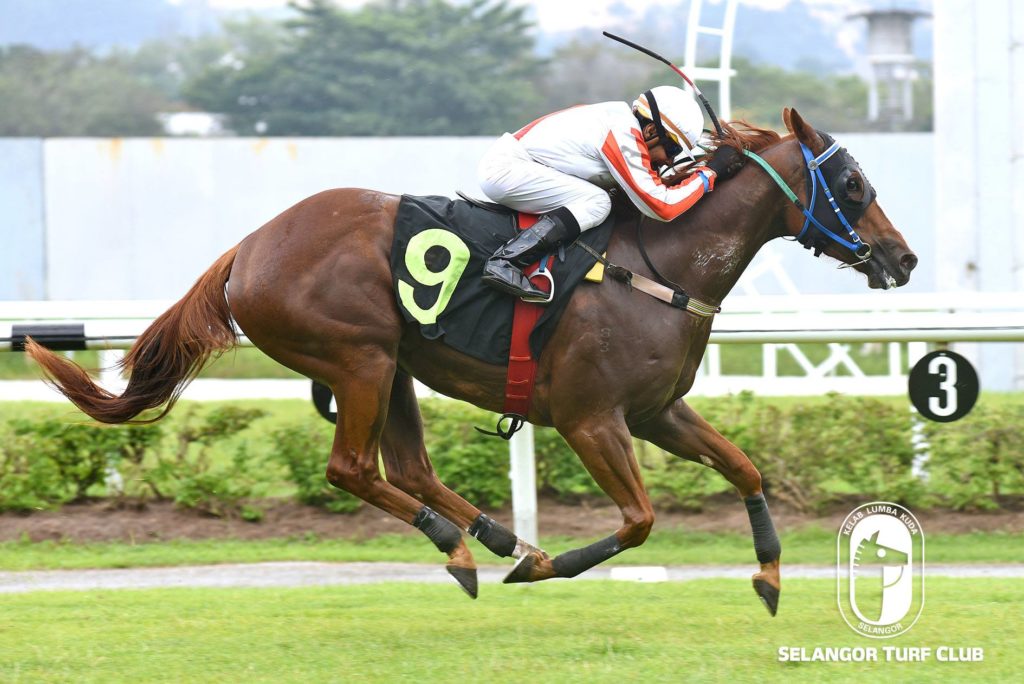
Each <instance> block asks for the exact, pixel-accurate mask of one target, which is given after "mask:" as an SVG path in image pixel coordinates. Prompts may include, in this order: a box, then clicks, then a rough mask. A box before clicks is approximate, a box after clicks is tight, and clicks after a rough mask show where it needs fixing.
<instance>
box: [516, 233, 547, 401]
mask: <svg viewBox="0 0 1024 684" xmlns="http://www.w3.org/2000/svg"><path fill="white" fill-rule="evenodd" d="M538 219H540V217H539V216H535V215H533V214H522V213H520V214H519V230H526V229H527V228H529V227H531V226H532V225H533V224H535V223H536V222H537V221H538ZM547 259H548V268H550V267H551V262H552V261H553V257H547ZM538 266H539V264H534V265H533V266H530V267H528V268H525V269H523V272H524V273H526V274H527V275H529V274H531V273H533V272H534V271H536V270H537V267H538ZM534 284H535V285H536V286H537V287H539V288H541V289H542V290H545V291H546V290H547V289H548V287H549V286H550V283H548V281H547V279H537V280H536V281H534ZM542 313H544V306H542V305H541V304H535V303H533V302H524V301H523V300H521V299H517V300H516V305H515V312H514V313H513V316H512V344H511V346H510V347H509V352H508V375H507V377H506V379H505V409H504V410H505V413H518V414H519V415H521V416H523V417H526V416H527V415H529V413H530V401H531V399H532V398H533V380H534V376H535V375H536V374H537V359H535V358H533V356H532V355H531V354H530V333H531V332H533V327H534V326H535V325H537V320H538V319H539V318H540V315H541V314H542Z"/></svg>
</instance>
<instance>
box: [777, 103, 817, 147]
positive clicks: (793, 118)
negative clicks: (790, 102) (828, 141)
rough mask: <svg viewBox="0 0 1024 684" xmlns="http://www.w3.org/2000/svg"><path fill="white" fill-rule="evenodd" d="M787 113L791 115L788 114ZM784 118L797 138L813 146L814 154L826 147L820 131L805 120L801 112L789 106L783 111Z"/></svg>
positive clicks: (787, 126) (808, 145)
mask: <svg viewBox="0 0 1024 684" xmlns="http://www.w3.org/2000/svg"><path fill="white" fill-rule="evenodd" d="M787 113H788V114H789V116H786V114H787ZM782 118H783V120H784V121H785V122H786V128H788V129H789V130H790V131H791V132H792V133H793V135H795V136H796V139H797V140H799V141H800V142H802V143H803V144H804V145H807V147H809V148H811V152H813V153H814V154H816V155H817V154H821V152H822V150H824V149H825V143H824V141H822V139H821V136H820V135H818V132H817V131H816V130H814V127H813V126H811V125H810V124H809V123H807V122H806V121H804V119H803V117H802V116H800V113H799V112H797V111H796V110H795V109H789V108H788V107H787V108H786V109H785V110H783V112H782Z"/></svg>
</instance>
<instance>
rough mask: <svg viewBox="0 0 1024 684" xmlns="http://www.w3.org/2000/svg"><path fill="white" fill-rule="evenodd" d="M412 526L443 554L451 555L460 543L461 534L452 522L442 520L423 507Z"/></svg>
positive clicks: (429, 509) (445, 519) (426, 507)
mask: <svg viewBox="0 0 1024 684" xmlns="http://www.w3.org/2000/svg"><path fill="white" fill-rule="evenodd" d="M412 526H413V527H415V528H417V529H418V530H420V531H422V532H423V534H425V535H427V538H428V539H430V541H432V542H434V545H435V546H436V547H437V548H438V549H439V550H441V551H442V552H444V553H451V552H452V551H454V550H455V547H457V546H458V545H459V542H460V541H462V533H461V532H459V528H458V527H456V526H455V524H454V523H453V522H451V521H450V520H448V519H447V518H443V517H441V516H440V515H438V514H437V513H436V512H434V511H433V510H431V508H430V507H429V506H424V507H423V508H421V509H420V512H419V513H417V514H416V517H415V518H414V519H413V521H412Z"/></svg>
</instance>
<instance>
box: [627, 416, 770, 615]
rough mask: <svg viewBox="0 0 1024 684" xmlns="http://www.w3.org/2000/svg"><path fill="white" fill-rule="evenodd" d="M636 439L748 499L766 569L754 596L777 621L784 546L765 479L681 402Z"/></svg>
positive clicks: (758, 578)
mask: <svg viewBox="0 0 1024 684" xmlns="http://www.w3.org/2000/svg"><path fill="white" fill-rule="evenodd" d="M633 434H634V435H636V436H637V437H639V438H640V439H645V440H647V441H649V442H651V443H653V444H655V445H656V446H658V447H661V448H662V449H665V450H666V451H668V452H670V453H672V454H675V455H676V456H680V457H682V458H685V459H688V460H690V461H694V462H697V463H703V464H704V465H707V466H710V467H712V468H714V469H715V470H717V471H718V472H720V473H721V474H722V475H723V476H724V477H725V478H726V479H727V480H729V482H731V483H732V484H733V486H735V487H736V489H737V491H738V492H739V493H740V495H741V496H742V497H743V502H744V504H745V505H746V507H747V514H748V516H749V518H750V527H751V532H752V533H753V537H754V552H755V554H756V555H757V561H758V563H760V565H761V570H760V571H759V572H757V573H755V574H754V576H753V578H752V580H753V584H754V591H755V592H757V596H758V598H760V599H761V601H762V603H764V605H765V607H766V608H767V609H768V612H769V613H771V615H772V616H773V617H774V616H775V614H776V612H778V609H779V594H780V592H781V590H782V580H781V574H780V567H779V561H780V558H781V556H782V546H781V544H780V543H779V537H778V535H777V534H776V533H775V525H774V523H773V522H772V518H771V515H770V514H769V513H768V504H767V502H766V501H765V498H764V493H763V492H762V491H761V474H760V473H759V472H758V471H757V468H755V467H754V464H753V463H751V462H750V459H749V458H748V457H747V455H746V454H745V453H743V451H742V450H741V449H740V448H739V447H737V446H736V445H735V444H733V443H732V442H730V441H729V440H727V439H726V438H725V437H723V436H722V435H721V433H719V432H718V430H716V429H715V428H714V427H712V426H711V424H710V423H708V422H707V421H706V420H704V418H703V417H702V416H701V415H700V414H698V413H697V412H696V411H694V410H693V409H692V408H690V406H689V405H688V404H687V403H686V402H684V401H683V400H682V399H679V400H678V401H676V403H675V404H673V405H672V406H669V407H668V408H666V409H665V410H664V411H663V412H662V413H661V414H660V415H658V416H656V417H655V418H653V419H652V420H649V421H647V422H646V423H643V424H641V425H638V426H634V427H633Z"/></svg>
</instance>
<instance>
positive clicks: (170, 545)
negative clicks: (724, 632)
mask: <svg viewBox="0 0 1024 684" xmlns="http://www.w3.org/2000/svg"><path fill="white" fill-rule="evenodd" d="M339 524H344V522H343V519H340V520H339ZM926 534H927V531H926ZM586 541H590V540H578V539H569V538H565V537H556V538H545V539H542V540H541V543H542V546H543V547H544V549H545V550H547V551H548V552H549V553H560V552H562V551H567V550H569V549H572V548H578V547H579V546H581V545H582V544H584V543H586ZM926 541H927V547H926V559H927V562H929V563H1024V534H1020V533H1019V534H1010V533H986V534H982V533H974V534H963V535H940V534H935V535H928V537H927V540H926ZM469 543H470V549H471V550H472V551H473V554H474V556H475V557H476V560H477V562H478V563H480V564H503V563H505V564H507V563H508V562H509V561H508V560H502V559H499V558H496V557H495V556H493V555H491V554H490V552H488V551H487V550H486V549H485V548H484V547H482V546H481V545H480V544H478V543H477V542H476V541H470V542H469ZM782 543H783V561H784V562H785V563H802V564H805V563H806V564H818V565H830V564H832V563H834V562H835V531H834V530H824V529H821V528H816V527H812V528H807V529H803V530H796V531H790V532H783V534H782ZM753 560H754V552H753V549H752V546H751V540H750V537H749V536H747V535H742V534H712V533H707V532H684V531H672V530H670V531H661V532H658V531H655V532H654V533H653V534H652V535H651V537H650V539H648V541H647V543H646V544H644V545H643V546H641V547H640V548H638V549H631V550H629V551H626V552H625V553H623V554H621V555H620V556H617V557H616V558H614V559H612V560H611V561H609V563H610V564H619V565H687V564H753ZM263 561H330V562H356V561H390V562H404V563H441V562H442V561H443V556H441V554H439V553H438V552H437V551H436V550H435V549H434V547H433V546H432V545H431V544H430V542H429V541H427V540H426V539H425V538H424V537H423V536H422V535H420V534H418V533H411V534H409V535H382V536H379V537H375V538H373V539H367V540H365V541H348V540H322V539H316V538H313V537H310V538H304V539H303V538H299V539H269V540H259V541H242V540H231V539H228V540H224V539H216V540H191V541H185V540H182V541H168V542H160V543H145V544H125V543H93V544H75V543H56V542H36V543H25V542H7V543H0V569H2V570H29V569H48V568H123V567H136V566H160V565H201V564H207V563H256V562H263Z"/></svg>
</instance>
